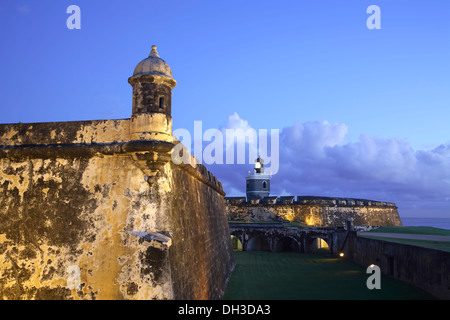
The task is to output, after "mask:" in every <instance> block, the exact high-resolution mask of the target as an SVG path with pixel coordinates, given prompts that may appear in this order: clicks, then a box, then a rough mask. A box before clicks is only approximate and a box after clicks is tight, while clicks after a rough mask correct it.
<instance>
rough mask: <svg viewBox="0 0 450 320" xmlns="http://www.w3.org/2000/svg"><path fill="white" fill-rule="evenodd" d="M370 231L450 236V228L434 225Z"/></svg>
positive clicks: (382, 228) (373, 230) (384, 228)
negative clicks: (435, 226)
mask: <svg viewBox="0 0 450 320" xmlns="http://www.w3.org/2000/svg"><path fill="white" fill-rule="evenodd" d="M370 232H383V233H408V234H431V235H436V236H450V230H447V229H440V228H434V227H380V228H377V229H372V230H370Z"/></svg>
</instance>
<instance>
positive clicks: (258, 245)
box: [247, 236, 270, 251]
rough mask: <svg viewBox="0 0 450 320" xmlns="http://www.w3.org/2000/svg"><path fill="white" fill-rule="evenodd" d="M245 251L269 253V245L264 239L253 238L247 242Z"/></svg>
mask: <svg viewBox="0 0 450 320" xmlns="http://www.w3.org/2000/svg"><path fill="white" fill-rule="evenodd" d="M247 251H270V245H269V242H268V241H267V240H266V239H265V238H263V237H258V236H255V237H252V238H250V239H249V241H248V242H247Z"/></svg>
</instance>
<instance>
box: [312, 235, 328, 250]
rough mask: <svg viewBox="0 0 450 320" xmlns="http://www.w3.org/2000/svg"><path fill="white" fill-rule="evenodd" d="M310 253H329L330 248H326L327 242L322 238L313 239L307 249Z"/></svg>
mask: <svg viewBox="0 0 450 320" xmlns="http://www.w3.org/2000/svg"><path fill="white" fill-rule="evenodd" d="M309 251H310V252H329V251H330V247H329V246H328V242H327V241H326V240H325V239H322V238H314V239H312V240H311V242H310V247H309Z"/></svg>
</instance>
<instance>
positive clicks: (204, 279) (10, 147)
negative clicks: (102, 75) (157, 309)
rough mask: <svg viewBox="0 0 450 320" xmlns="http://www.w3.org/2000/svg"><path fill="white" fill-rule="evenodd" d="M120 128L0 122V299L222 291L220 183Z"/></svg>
mask: <svg viewBox="0 0 450 320" xmlns="http://www.w3.org/2000/svg"><path fill="white" fill-rule="evenodd" d="M128 127H129V120H127V119H124V120H106V121H102V120H99V121H76V122H58V123H37V124H4V125H0V144H1V147H0V240H1V241H0V265H1V271H0V283H1V285H0V297H1V298H4V299H154V298H156V299H215V298H219V297H221V295H222V294H223V290H224V289H225V284H226V281H227V280H228V277H229V275H230V274H231V270H232V268H233V266H234V258H233V254H232V248H231V242H230V239H229V231H228V225H227V220H226V216H225V205H224V199H223V196H224V193H223V190H222V185H221V183H220V182H219V181H218V180H217V179H216V178H215V177H214V176H213V175H212V174H211V173H210V172H209V171H207V170H206V168H205V167H204V166H202V165H198V166H196V167H194V166H191V165H184V164H183V165H178V166H177V165H174V164H173V163H172V162H171V161H170V150H171V148H172V146H173V144H172V143H168V142H160V141H151V140H147V141H146V140H143V141H127V140H126V138H127V134H128V132H129V129H128ZM71 281H72V282H71Z"/></svg>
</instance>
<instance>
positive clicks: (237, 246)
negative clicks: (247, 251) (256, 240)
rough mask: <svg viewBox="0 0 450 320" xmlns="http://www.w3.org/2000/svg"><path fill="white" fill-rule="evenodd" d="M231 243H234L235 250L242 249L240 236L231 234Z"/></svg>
mask: <svg viewBox="0 0 450 320" xmlns="http://www.w3.org/2000/svg"><path fill="white" fill-rule="evenodd" d="M231 243H232V244H233V250H235V251H242V242H241V240H240V239H239V238H238V237H236V236H234V235H231Z"/></svg>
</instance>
